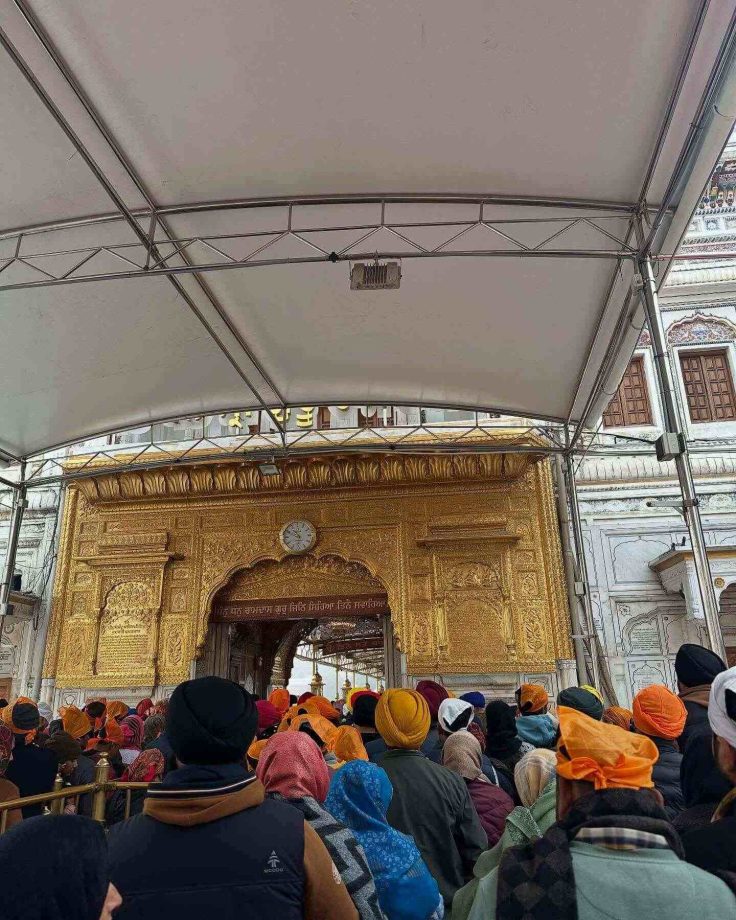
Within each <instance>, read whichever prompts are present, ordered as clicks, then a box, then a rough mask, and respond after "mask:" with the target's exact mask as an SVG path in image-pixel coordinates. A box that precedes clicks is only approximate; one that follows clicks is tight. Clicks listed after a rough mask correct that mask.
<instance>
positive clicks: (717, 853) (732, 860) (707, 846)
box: [682, 801, 736, 872]
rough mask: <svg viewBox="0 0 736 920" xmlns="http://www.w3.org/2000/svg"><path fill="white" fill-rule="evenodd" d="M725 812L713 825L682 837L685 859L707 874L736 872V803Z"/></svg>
mask: <svg viewBox="0 0 736 920" xmlns="http://www.w3.org/2000/svg"><path fill="white" fill-rule="evenodd" d="M721 808H722V806H721ZM725 811H726V813H725V814H724V815H723V817H722V818H720V819H719V820H717V821H715V822H714V823H713V824H708V825H706V826H705V827H702V828H700V829H699V830H694V831H690V832H689V833H687V834H683V835H682V845H683V846H684V847H685V859H686V860H687V861H688V862H689V863H692V864H693V865H694V866H699V867H700V868H701V869H705V870H706V871H707V872H719V871H723V870H724V869H725V870H728V871H730V872H736V801H734V802H732V803H731V805H730V807H728V808H727V809H726V810H725Z"/></svg>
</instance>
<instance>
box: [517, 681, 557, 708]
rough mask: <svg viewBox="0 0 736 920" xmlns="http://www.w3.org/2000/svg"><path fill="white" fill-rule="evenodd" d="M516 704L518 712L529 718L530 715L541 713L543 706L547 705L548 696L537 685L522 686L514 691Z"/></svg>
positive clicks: (542, 688)
mask: <svg viewBox="0 0 736 920" xmlns="http://www.w3.org/2000/svg"><path fill="white" fill-rule="evenodd" d="M516 702H517V703H518V705H519V712H521V713H522V714H523V715H525V716H529V715H532V713H535V712H541V711H542V710H543V709H544V707H545V706H547V705H549V696H548V695H547V691H546V690H545V689H544V687H542V686H540V685H539V684H522V685H521V686H520V687H519V689H518V690H517V691H516Z"/></svg>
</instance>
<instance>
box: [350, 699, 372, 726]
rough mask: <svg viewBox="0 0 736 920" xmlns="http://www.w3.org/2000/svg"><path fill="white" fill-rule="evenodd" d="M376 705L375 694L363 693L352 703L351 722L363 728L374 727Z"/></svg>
mask: <svg viewBox="0 0 736 920" xmlns="http://www.w3.org/2000/svg"><path fill="white" fill-rule="evenodd" d="M376 706H378V700H377V698H376V697H375V696H370V694H368V693H365V694H363V696H359V697H358V699H357V700H356V701H355V702H354V703H353V722H354V723H355V724H356V725H360V726H362V727H363V728H375V727H376Z"/></svg>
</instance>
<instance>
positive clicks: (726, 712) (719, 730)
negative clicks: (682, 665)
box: [708, 668, 736, 748]
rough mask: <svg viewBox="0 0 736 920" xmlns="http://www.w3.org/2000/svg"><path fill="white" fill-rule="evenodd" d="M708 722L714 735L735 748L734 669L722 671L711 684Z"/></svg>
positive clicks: (735, 693)
mask: <svg viewBox="0 0 736 920" xmlns="http://www.w3.org/2000/svg"><path fill="white" fill-rule="evenodd" d="M708 721H709V722H710V727H711V728H712V729H713V734H714V735H718V737H719V738H723V739H724V740H725V741H727V742H728V743H729V744H730V745H731V747H732V748H736V668H730V669H729V670H728V671H723V672H722V673H721V674H719V675H718V676H717V677H716V679H715V680H714V681H713V683H712V684H711V688H710V698H709V700H708Z"/></svg>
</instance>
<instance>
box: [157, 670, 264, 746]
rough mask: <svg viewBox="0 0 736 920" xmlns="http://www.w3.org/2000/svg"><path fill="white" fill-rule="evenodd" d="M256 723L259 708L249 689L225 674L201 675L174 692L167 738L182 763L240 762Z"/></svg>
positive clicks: (171, 700)
mask: <svg viewBox="0 0 736 920" xmlns="http://www.w3.org/2000/svg"><path fill="white" fill-rule="evenodd" d="M257 724H258V710H257V709H256V706H255V703H254V702H253V697H252V696H251V695H250V693H248V691H247V690H244V689H243V688H242V687H241V686H240V685H239V684H236V683H234V682H233V681H231V680H225V679H224V678H222V677H200V678H197V680H187V681H185V682H184V683H183V684H179V686H178V687H177V688H176V690H174V692H173V693H172V694H171V699H170V700H169V712H168V715H167V718H166V737H167V738H168V739H169V741H170V743H171V747H172V748H173V749H174V753H175V754H176V756H177V758H178V760H179V761H181V763H184V764H218V763H237V762H239V761H241V760H242V759H243V758H244V757H245V752H246V751H247V750H248V748H249V747H250V744H251V742H252V741H253V739H254V738H255V734H256V726H257Z"/></svg>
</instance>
